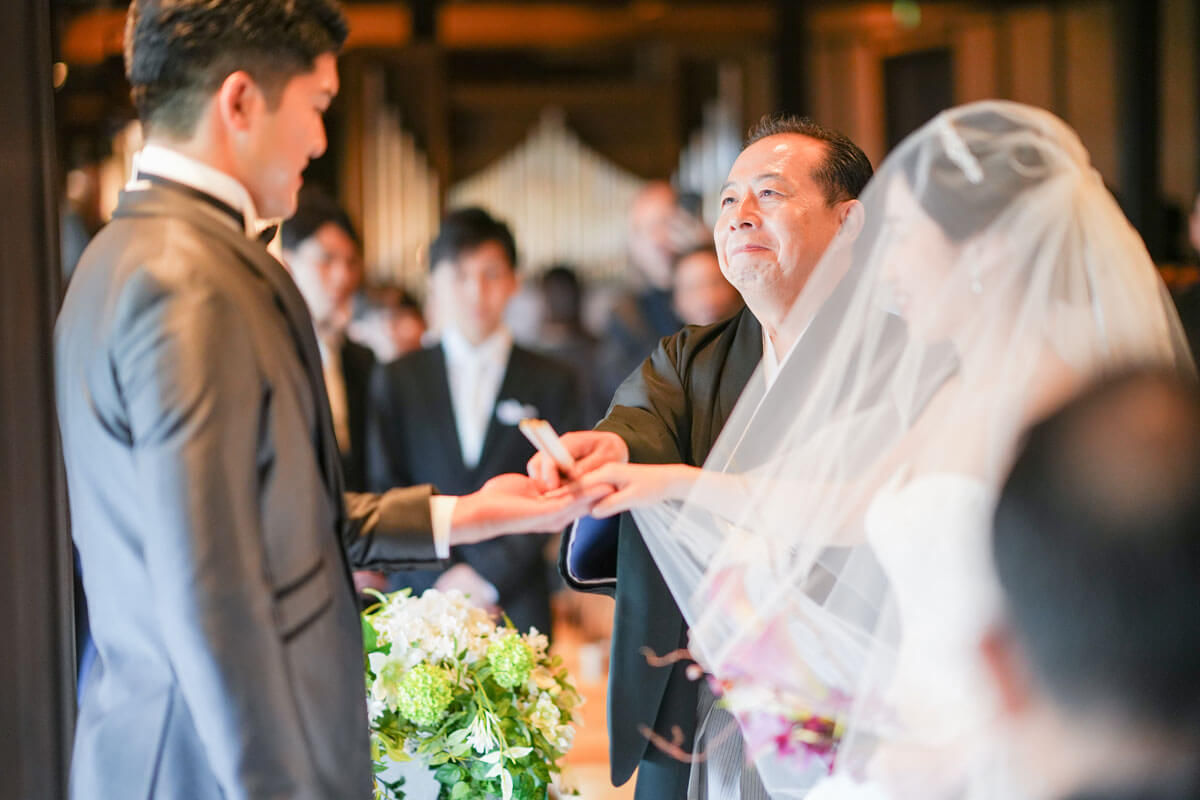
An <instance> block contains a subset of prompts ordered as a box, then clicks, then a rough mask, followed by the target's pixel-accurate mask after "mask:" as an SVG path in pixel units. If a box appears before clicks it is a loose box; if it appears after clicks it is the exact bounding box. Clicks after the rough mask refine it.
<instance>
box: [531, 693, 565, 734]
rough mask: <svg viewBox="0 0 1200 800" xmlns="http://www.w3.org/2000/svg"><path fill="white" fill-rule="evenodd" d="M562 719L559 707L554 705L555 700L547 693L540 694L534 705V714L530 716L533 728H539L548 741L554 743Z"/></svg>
mask: <svg viewBox="0 0 1200 800" xmlns="http://www.w3.org/2000/svg"><path fill="white" fill-rule="evenodd" d="M560 718H561V715H560V713H559V710H558V706H556V705H554V698H553V697H551V696H550V695H549V694H547V693H546V692H539V693H538V699H537V703H535V704H534V706H533V712H532V713H531V714H530V715H529V721H530V722H531V723H532V724H533V727H535V728H537V729H538V730H539V731H540V732H541V734H542V735H543V736H545V737H546V738H547V739H550V740H552V741H553V739H554V738H555V734H556V729H557V728H558V723H559V720H560Z"/></svg>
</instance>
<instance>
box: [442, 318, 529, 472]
mask: <svg viewBox="0 0 1200 800" xmlns="http://www.w3.org/2000/svg"><path fill="white" fill-rule="evenodd" d="M512 345H513V340H512V334H510V333H509V332H508V329H507V328H500V329H499V330H497V331H496V332H495V333H493V334H492V335H491V336H489V337H488V338H486V339H484V340H483V341H482V342H480V343H479V344H471V343H470V342H468V341H467V340H466V339H465V338H463V336H462V334H460V333H459V332H458V331H457V330H455V329H453V328H447V329H446V330H445V331H444V332H443V333H442V351H443V352H444V353H445V355H446V378H447V380H448V382H449V384H450V405H451V406H452V407H453V411H454V424H455V426H456V427H457V429H458V446H459V449H460V450H461V451H462V459H463V463H464V464H465V465H466V466H467V468H468V469H474V468H475V467H476V466H477V465H478V464H479V459H480V458H481V457H482V456H483V444H484V439H485V437H486V436H487V430H488V426H489V425H490V424H491V421H492V414H493V413H494V410H495V408H496V398H497V396H498V395H499V394H500V384H501V383H502V382H503V381H504V372H505V370H507V369H508V357H509V355H510V354H511V353H512Z"/></svg>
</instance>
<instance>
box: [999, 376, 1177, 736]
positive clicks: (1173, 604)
mask: <svg viewBox="0 0 1200 800" xmlns="http://www.w3.org/2000/svg"><path fill="white" fill-rule="evenodd" d="M994 553H995V560H996V568H997V571H998V574H999V578H1000V582H1001V584H1002V586H1003V589H1004V594H1005V599H1006V604H1007V608H1008V612H1009V616H1010V621H1011V624H1012V627H1013V629H1014V631H1015V634H1016V636H1017V638H1018V640H1019V641H1020V642H1021V644H1022V645H1023V648H1022V649H1023V650H1024V652H1026V654H1027V655H1028V658H1029V660H1030V662H1031V664H1030V666H1031V668H1032V669H1033V671H1034V674H1035V675H1036V676H1037V677H1038V678H1039V679H1040V680H1039V683H1040V684H1041V685H1043V686H1044V687H1046V689H1047V690H1048V691H1049V693H1050V694H1051V696H1052V697H1053V698H1054V700H1055V702H1056V703H1058V704H1059V705H1060V706H1061V707H1063V708H1064V709H1067V710H1069V711H1071V712H1076V713H1077V712H1086V711H1107V712H1116V713H1117V714H1118V715H1120V716H1122V717H1124V718H1125V719H1126V720H1127V721H1128V722H1130V723H1131V727H1141V728H1143V729H1147V730H1151V731H1161V732H1164V733H1166V734H1168V735H1171V736H1176V737H1179V736H1182V737H1184V740H1185V741H1187V740H1191V741H1194V742H1196V743H1197V744H1200V733H1198V731H1200V395H1198V394H1197V391H1196V388H1195V387H1194V386H1193V385H1191V384H1190V383H1181V382H1180V381H1179V380H1178V379H1177V378H1176V377H1175V376H1172V375H1164V374H1158V373H1140V374H1139V373H1135V374H1125V375H1121V376H1117V377H1113V378H1110V379H1108V380H1106V381H1104V382H1102V383H1100V384H1098V385H1096V386H1095V387H1093V388H1092V389H1091V390H1089V391H1087V392H1085V393H1083V394H1082V395H1081V396H1079V397H1078V398H1077V399H1075V400H1074V401H1073V402H1071V403H1069V404H1068V405H1067V406H1065V407H1064V408H1063V409H1062V410H1061V411H1059V412H1058V413H1057V414H1055V415H1053V416H1052V417H1050V418H1049V419H1047V420H1046V421H1044V422H1042V423H1041V424H1039V425H1037V426H1036V427H1034V428H1033V429H1032V431H1031V432H1030V433H1029V435H1028V440H1027V441H1026V443H1025V446H1024V448H1023V450H1022V452H1021V453H1020V455H1019V457H1018V458H1017V460H1016V462H1015V464H1014V466H1013V468H1012V471H1011V474H1010V475H1009V476H1008V480H1007V482H1006V483H1005V485H1004V488H1003V491H1002V493H1001V496H1000V500H999V503H998V506H997V509H996V514H995V534H994ZM1131 735H1132V733H1131Z"/></svg>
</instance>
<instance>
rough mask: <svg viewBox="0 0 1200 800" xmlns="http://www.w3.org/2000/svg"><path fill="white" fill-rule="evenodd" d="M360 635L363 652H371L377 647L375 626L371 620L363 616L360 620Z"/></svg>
mask: <svg viewBox="0 0 1200 800" xmlns="http://www.w3.org/2000/svg"><path fill="white" fill-rule="evenodd" d="M362 637H363V652H364V653H373V652H375V650H376V649H378V647H379V635H378V634H377V633H375V626H374V625H372V624H371V620H369V619H367V618H366V617H363V621H362Z"/></svg>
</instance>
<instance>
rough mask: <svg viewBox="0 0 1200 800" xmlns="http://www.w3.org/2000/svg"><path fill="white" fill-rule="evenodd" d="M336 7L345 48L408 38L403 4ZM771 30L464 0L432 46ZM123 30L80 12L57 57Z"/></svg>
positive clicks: (735, 9)
mask: <svg viewBox="0 0 1200 800" xmlns="http://www.w3.org/2000/svg"><path fill="white" fill-rule="evenodd" d="M344 8H345V10H346V17H347V20H348V21H349V23H350V36H349V39H348V40H347V42H346V49H348V50H351V49H355V48H386V47H404V46H406V45H408V44H410V43H411V42H412V38H413V36H412V15H411V13H410V12H409V9H408V8H407V7H406V6H401V5H374V4H370V3H347V4H345V6H344ZM773 27H774V14H773V11H772V9H771V7H770V6H769V5H766V4H759V3H749V2H743V3H715V2H714V3H711V4H689V5H687V6H671V5H670V4H668V3H658V2H645V1H643V2H635V3H631V4H630V5H628V6H626V7H621V8H596V7H590V6H581V5H575V4H572V3H566V2H562V3H538V4H536V5H527V4H523V3H516V2H508V3H491V2H474V3H471V2H467V3H455V4H453V5H447V6H443V7H441V8H440V9H439V10H438V24H437V43H438V44H439V45H440V46H442V47H443V48H445V49H447V50H467V49H476V50H486V49H519V48H531V49H556V50H557V49H563V48H569V47H580V46H594V45H600V44H619V43H622V42H631V41H637V40H642V39H647V38H656V39H675V40H680V41H683V42H694V41H696V40H698V39H699V40H705V39H707V40H711V41H714V42H722V41H726V42H727V41H729V40H731V39H742V40H746V39H763V40H768V41H769V37H770V36H772V35H773ZM124 33H125V12H124V11H122V10H120V9H102V10H96V11H89V12H87V13H84V14H81V15H79V16H77V17H75V18H74V19H72V20H71V21H70V23H69V24H68V25H67V27H66V30H65V31H64V34H63V43H62V51H63V58H64V59H65V60H66V61H67V63H69V64H80V65H86V64H97V63H99V62H101V61H103V60H105V59H106V58H109V57H111V56H115V55H120V53H121V50H122V41H123V38H124Z"/></svg>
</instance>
